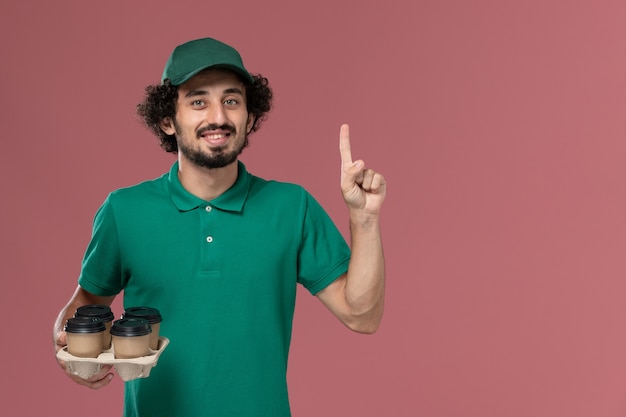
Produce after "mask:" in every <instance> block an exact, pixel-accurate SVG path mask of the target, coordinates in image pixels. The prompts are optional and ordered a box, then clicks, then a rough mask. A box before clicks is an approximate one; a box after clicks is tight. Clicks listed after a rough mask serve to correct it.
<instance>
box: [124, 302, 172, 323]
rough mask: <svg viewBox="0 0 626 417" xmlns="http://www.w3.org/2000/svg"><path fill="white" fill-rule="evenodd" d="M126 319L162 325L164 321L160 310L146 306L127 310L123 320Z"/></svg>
mask: <svg viewBox="0 0 626 417" xmlns="http://www.w3.org/2000/svg"><path fill="white" fill-rule="evenodd" d="M126 317H128V318H130V317H134V318H141V319H146V320H148V322H149V323H150V324H156V323H161V322H162V321H163V318H162V317H161V313H160V312H159V310H157V309H156V308H153V307H144V306H141V307H129V308H127V309H126V310H124V314H122V318H126Z"/></svg>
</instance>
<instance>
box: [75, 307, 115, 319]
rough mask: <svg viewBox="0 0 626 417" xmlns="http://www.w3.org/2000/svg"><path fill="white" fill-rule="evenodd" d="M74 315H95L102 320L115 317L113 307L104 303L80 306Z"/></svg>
mask: <svg viewBox="0 0 626 417" xmlns="http://www.w3.org/2000/svg"><path fill="white" fill-rule="evenodd" d="M74 317H95V318H98V319H100V320H102V321H112V320H113V319H114V316H113V312H112V311H111V307H109V306H106V305H102V304H89V305H86V306H82V307H78V308H77V309H76V313H74Z"/></svg>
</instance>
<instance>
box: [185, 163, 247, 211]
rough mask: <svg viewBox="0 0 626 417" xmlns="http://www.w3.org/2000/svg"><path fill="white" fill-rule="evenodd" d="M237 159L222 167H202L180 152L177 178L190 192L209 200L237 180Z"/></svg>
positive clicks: (220, 193)
mask: <svg viewBox="0 0 626 417" xmlns="http://www.w3.org/2000/svg"><path fill="white" fill-rule="evenodd" d="M237 171H238V166H237V161H235V162H233V163H232V164H230V165H227V166H225V167H223V168H212V169H209V168H203V167H199V166H197V165H195V164H193V163H191V162H190V161H189V160H187V159H186V158H184V157H182V156H181V155H180V154H179V156H178V179H179V180H180V183H181V184H182V186H183V187H184V188H185V190H187V191H189V192H190V193H191V194H193V195H195V196H196V197H199V198H201V199H203V200H205V201H211V200H213V199H215V198H217V197H219V196H220V195H222V194H223V193H224V192H225V191H226V190H228V189H229V188H230V187H231V186H232V185H233V184H234V183H235V181H237Z"/></svg>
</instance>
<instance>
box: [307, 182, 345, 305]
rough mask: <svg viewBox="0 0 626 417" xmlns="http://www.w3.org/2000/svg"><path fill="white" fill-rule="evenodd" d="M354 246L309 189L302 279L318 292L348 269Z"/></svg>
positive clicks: (312, 289) (309, 287)
mask: <svg viewBox="0 0 626 417" xmlns="http://www.w3.org/2000/svg"><path fill="white" fill-rule="evenodd" d="M349 262H350V248H349V247H348V244H347V243H346V241H345V239H344V238H343V236H342V235H341V233H340V232H339V230H338V229H337V227H336V226H335V224H334V223H333V221H332V220H331V218H330V217H329V216H328V214H327V213H326V211H325V210H324V209H323V208H322V207H321V206H320V204H319V203H318V202H317V201H316V200H315V199H314V198H313V197H312V196H311V195H310V194H309V193H308V192H306V191H305V212H304V222H303V229H302V240H301V244H300V248H299V252H298V282H299V283H301V284H302V285H303V286H304V287H305V288H306V289H307V290H308V291H309V292H310V293H311V294H313V295H315V294H316V293H318V292H319V291H321V290H323V289H324V288H326V287H327V286H328V285H329V284H330V283H332V282H333V281H335V280H336V279H337V278H339V277H340V276H341V275H343V274H344V273H346V272H347V271H348V263H349Z"/></svg>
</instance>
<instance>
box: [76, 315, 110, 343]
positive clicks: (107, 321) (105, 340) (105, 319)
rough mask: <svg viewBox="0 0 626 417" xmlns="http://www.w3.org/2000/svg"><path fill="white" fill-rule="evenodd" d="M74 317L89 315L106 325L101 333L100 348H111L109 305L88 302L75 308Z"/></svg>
mask: <svg viewBox="0 0 626 417" xmlns="http://www.w3.org/2000/svg"><path fill="white" fill-rule="evenodd" d="M74 317H91V318H97V319H99V320H100V321H102V322H103V323H104V325H105V327H106V330H105V332H104V333H102V350H108V349H110V348H111V324H112V323H113V318H114V315H113V312H112V311H111V307H109V306H107V305H102V304H89V305H84V306H82V307H78V308H77V309H76V313H74Z"/></svg>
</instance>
